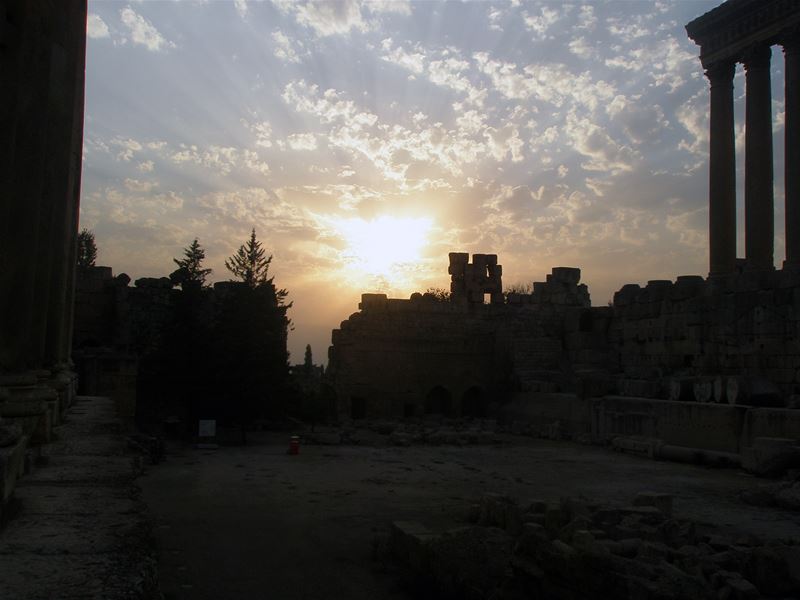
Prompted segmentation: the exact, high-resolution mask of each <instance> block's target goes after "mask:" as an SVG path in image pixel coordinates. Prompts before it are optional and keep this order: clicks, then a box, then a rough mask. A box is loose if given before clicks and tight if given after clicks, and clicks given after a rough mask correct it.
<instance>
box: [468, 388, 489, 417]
mask: <svg viewBox="0 0 800 600" xmlns="http://www.w3.org/2000/svg"><path fill="white" fill-rule="evenodd" d="M487 404H488V402H487V400H486V394H485V393H484V392H483V388H481V387H480V386H477V385H473V386H472V387H471V388H469V389H468V390H467V391H466V392H464V394H463V395H462V396H461V416H462V417H473V418H476V419H483V418H485V417H486V412H487V410H486V409H487Z"/></svg>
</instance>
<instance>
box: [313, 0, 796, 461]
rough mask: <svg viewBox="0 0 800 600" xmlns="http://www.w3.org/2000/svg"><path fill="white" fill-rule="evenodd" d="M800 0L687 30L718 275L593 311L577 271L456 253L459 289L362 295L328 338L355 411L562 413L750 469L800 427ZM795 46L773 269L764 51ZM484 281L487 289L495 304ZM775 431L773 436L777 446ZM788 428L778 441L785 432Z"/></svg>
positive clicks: (736, 5) (586, 428)
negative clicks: (506, 286)
mask: <svg viewBox="0 0 800 600" xmlns="http://www.w3.org/2000/svg"><path fill="white" fill-rule="evenodd" d="M799 26H800V5H799V4H798V3H796V2H793V1H789V0H769V1H762V0H730V1H729V2H726V3H725V4H723V5H721V6H719V7H718V8H716V9H714V10H712V11H710V12H709V13H707V14H705V15H703V16H701V17H699V18H697V19H695V20H694V21H692V22H691V23H689V24H688V25H687V27H686V29H687V32H688V34H689V36H690V37H691V38H692V39H693V40H695V41H696V42H697V43H698V44H699V45H700V48H701V53H700V60H701V62H702V65H703V67H704V68H705V70H706V75H707V76H708V78H709V80H710V83H711V93H710V96H711V103H710V113H711V124H710V127H711V137H710V139H711V142H710V143H711V149H710V153H711V154H710V184H709V204H710V224H709V238H710V239H709V245H710V273H709V276H708V278H703V277H700V276H679V277H677V279H676V280H675V281H672V280H653V281H649V282H647V284H646V285H645V286H640V285H639V284H628V285H624V286H623V287H622V288H621V289H620V290H619V291H618V292H617V293H616V294H615V295H614V300H613V303H611V304H610V305H609V306H603V307H592V306H591V305H590V302H589V293H588V289H587V288H586V286H585V285H581V284H579V281H580V270H579V269H575V268H565V267H557V268H555V269H553V271H552V273H551V274H550V275H548V276H547V281H545V282H536V283H534V284H533V293H531V294H508V295H507V297H503V295H502V294H501V288H500V287H499V285H500V276H501V273H502V268H501V267H500V266H499V265H497V257H496V256H495V255H492V254H488V255H484V254H475V255H473V262H472V264H469V263H468V255H467V254H464V253H451V254H450V266H449V273H450V274H451V277H452V283H451V292H452V296H451V298H450V300H449V301H441V299H437V298H434V297H430V296H429V295H420V294H414V295H412V296H411V298H410V299H408V300H404V299H391V298H387V297H386V296H385V295H383V294H364V295H363V296H362V301H361V303H360V304H359V312H357V313H355V314H353V315H351V316H350V317H349V318H348V319H346V320H345V321H343V322H342V324H341V326H340V328H338V329H335V330H334V331H333V335H332V346H331V348H330V352H329V357H330V367H329V370H328V376H329V380H330V383H331V385H332V386H333V388H334V389H335V392H336V395H337V398H338V409H339V414H340V416H341V417H343V418H352V419H359V418H365V417H366V418H369V417H375V418H383V417H402V416H405V417H425V416H434V417H436V416H439V417H442V416H443V417H451V418H458V417H461V418H471V417H475V416H484V415H486V414H489V415H492V416H494V417H498V418H500V419H501V420H505V421H507V422H519V423H521V425H520V427H533V428H534V429H536V428H539V429H542V428H545V427H551V426H553V425H554V424H556V425H557V426H558V428H560V429H561V431H562V434H563V435H566V436H567V437H573V438H576V437H584V438H587V439H591V440H593V441H595V442H598V443H614V444H618V445H621V446H622V447H625V448H627V449H629V450H633V451H638V452H642V453H645V454H647V455H649V456H662V457H667V458H669V457H672V458H679V459H687V458H689V459H691V457H695V458H697V457H698V456H700V457H702V456H705V457H706V458H708V459H709V460H718V459H719V460H724V461H727V462H730V463H733V464H745V465H746V466H749V467H751V468H753V461H754V460H755V459H754V456H756V455H758V454H759V452H761V450H759V447H760V446H761V445H763V444H767V445H768V444H770V443H777V444H784V445H785V446H792V445H794V444H796V443H797V442H796V440H798V439H800V410H797V409H798V408H800V345H798V339H800V335H798V334H799V333H800V269H798V265H800V171H798V166H799V165H798V162H799V161H800V114H798V113H799V112H800V87H799V86H800V73H799V72H798V70H799V69H800V62H799V61H800V58H798V39H800V38H798V27H799ZM773 44H780V45H781V46H782V47H783V51H784V54H785V56H786V126H785V130H786V133H785V146H786V173H785V184H786V259H785V261H784V264H783V268H782V269H780V270H775V268H774V266H773V254H774V225H773V221H774V215H773V210H774V207H773V204H774V202H773V173H772V171H773V167H772V117H771V97H770V71H769V69H770V52H771V50H770V46H771V45H773ZM737 62H742V63H743V64H744V67H745V72H746V81H747V84H746V87H747V89H746V95H747V98H746V144H745V159H746V160H745V199H744V200H745V239H746V247H745V258H744V260H738V259H737V254H736V214H735V213H736V181H735V175H736V173H735V156H734V116H733V75H734V70H735V65H736V63H737ZM485 294H489V298H490V302H489V303H484V299H485ZM765 440H772V441H765ZM775 440H780V441H777V442H776V441H775Z"/></svg>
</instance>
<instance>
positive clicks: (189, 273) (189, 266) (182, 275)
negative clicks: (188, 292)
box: [169, 238, 211, 288]
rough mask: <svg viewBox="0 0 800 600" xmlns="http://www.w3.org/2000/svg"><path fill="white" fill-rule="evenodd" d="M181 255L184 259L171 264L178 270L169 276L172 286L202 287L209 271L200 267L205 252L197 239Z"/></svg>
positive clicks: (174, 260)
mask: <svg viewBox="0 0 800 600" xmlns="http://www.w3.org/2000/svg"><path fill="white" fill-rule="evenodd" d="M183 255H184V258H181V259H178V258H173V259H172V262H174V263H175V264H176V265H178V268H177V269H176V270H175V271H173V272H172V273H171V274H170V276H169V279H170V281H172V285H180V286H181V288H185V287H187V285H195V286H199V287H204V286H205V284H206V277H208V275H210V274H211V269H204V268H203V267H202V265H203V260H204V259H205V257H206V251H205V250H204V249H203V247H202V246H201V245H200V242H198V241H197V238H194V241H193V242H192V243H191V244H190V245H189V247H188V248H184V249H183Z"/></svg>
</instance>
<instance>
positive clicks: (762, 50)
mask: <svg viewBox="0 0 800 600" xmlns="http://www.w3.org/2000/svg"><path fill="white" fill-rule="evenodd" d="M771 58H772V48H770V47H769V46H766V45H760V46H752V47H750V48H748V49H747V50H745V51H744V52H742V63H744V68H745V70H746V71H748V70H750V69H758V68H767V69H768V68H769V62H770V59H771Z"/></svg>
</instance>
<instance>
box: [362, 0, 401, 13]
mask: <svg viewBox="0 0 800 600" xmlns="http://www.w3.org/2000/svg"><path fill="white" fill-rule="evenodd" d="M363 6H364V7H365V8H366V9H367V10H368V11H369V12H371V13H374V14H381V13H387V14H392V13H393V14H398V15H403V16H405V17H408V16H411V13H412V10H411V2H410V1H409V0H366V1H365V2H364V3H363Z"/></svg>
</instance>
